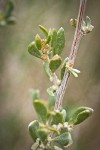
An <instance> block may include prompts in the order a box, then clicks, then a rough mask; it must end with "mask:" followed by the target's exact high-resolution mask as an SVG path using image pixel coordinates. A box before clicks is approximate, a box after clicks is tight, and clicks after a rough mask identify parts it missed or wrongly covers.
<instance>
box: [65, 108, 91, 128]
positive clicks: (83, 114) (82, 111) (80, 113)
mask: <svg viewBox="0 0 100 150" xmlns="http://www.w3.org/2000/svg"><path fill="white" fill-rule="evenodd" d="M92 113H93V109H92V108H89V107H79V108H77V109H76V111H75V112H74V113H73V114H72V115H71V117H70V120H69V121H68V122H69V124H72V125H77V124H80V123H81V122H83V121H84V120H86V119H87V118H88V117H89V116H91V114H92Z"/></svg>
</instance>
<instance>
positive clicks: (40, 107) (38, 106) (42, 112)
mask: <svg viewBox="0 0 100 150" xmlns="http://www.w3.org/2000/svg"><path fill="white" fill-rule="evenodd" d="M33 105H34V108H35V111H36V112H37V114H38V116H39V117H40V119H41V121H42V122H43V123H44V124H45V123H46V121H47V108H46V106H45V104H44V102H43V101H40V100H34V102H33Z"/></svg>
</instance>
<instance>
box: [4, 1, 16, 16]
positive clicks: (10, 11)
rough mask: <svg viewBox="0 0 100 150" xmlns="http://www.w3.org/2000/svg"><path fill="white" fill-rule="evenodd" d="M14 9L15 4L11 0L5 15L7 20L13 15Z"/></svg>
mask: <svg viewBox="0 0 100 150" xmlns="http://www.w3.org/2000/svg"><path fill="white" fill-rule="evenodd" d="M13 9H14V4H13V2H12V1H11V0H9V1H8V4H7V9H6V13H5V18H6V19H7V18H9V17H10V16H11V15H12V11H13Z"/></svg>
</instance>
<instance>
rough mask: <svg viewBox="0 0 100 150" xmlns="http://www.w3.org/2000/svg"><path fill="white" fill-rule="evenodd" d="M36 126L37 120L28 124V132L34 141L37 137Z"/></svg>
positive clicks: (37, 124) (37, 126)
mask: <svg viewBox="0 0 100 150" xmlns="http://www.w3.org/2000/svg"><path fill="white" fill-rule="evenodd" d="M38 128H39V122H38V121H37V120H34V121H32V122H31V123H30V124H29V126H28V130H29V133H30V135H31V137H32V139H33V140H34V142H35V141H36V139H37V133H36V131H37V129H38Z"/></svg>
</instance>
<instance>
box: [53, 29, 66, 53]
mask: <svg viewBox="0 0 100 150" xmlns="http://www.w3.org/2000/svg"><path fill="white" fill-rule="evenodd" d="M64 47H65V33H64V29H63V28H62V27H61V28H60V29H59V30H58V32H57V50H56V51H55V54H58V55H59V54H61V53H62V51H63V49H64Z"/></svg>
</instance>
